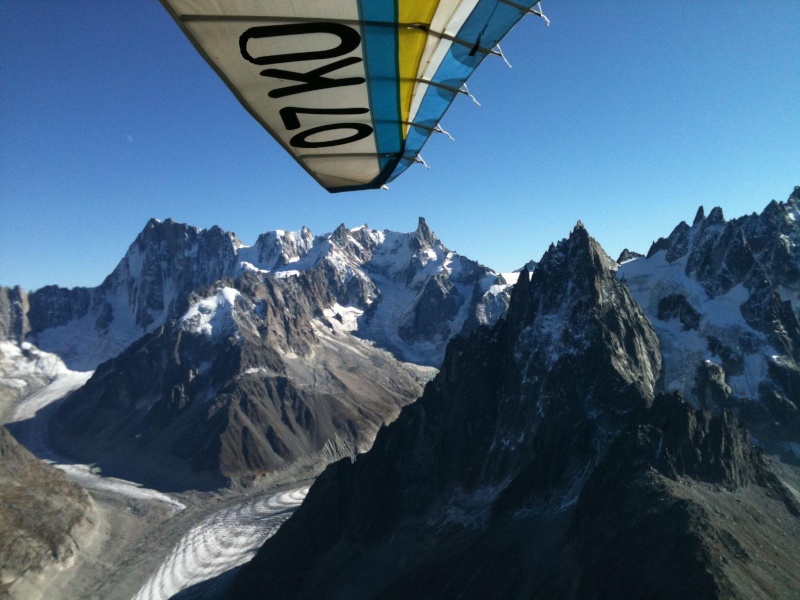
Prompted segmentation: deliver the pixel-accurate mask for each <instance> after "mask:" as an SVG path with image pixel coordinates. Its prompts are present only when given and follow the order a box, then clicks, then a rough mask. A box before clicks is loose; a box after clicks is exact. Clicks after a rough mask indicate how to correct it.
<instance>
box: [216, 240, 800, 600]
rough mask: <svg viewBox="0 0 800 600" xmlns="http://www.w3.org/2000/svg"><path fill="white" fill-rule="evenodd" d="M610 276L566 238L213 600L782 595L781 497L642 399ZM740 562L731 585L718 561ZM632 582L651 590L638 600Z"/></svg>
mask: <svg viewBox="0 0 800 600" xmlns="http://www.w3.org/2000/svg"><path fill="white" fill-rule="evenodd" d="M615 267H616V264H615V263H614V261H611V260H610V259H609V258H608V257H607V256H606V254H605V253H604V252H603V251H602V249H601V248H600V247H599V246H598V245H597V243H596V242H595V241H594V240H593V239H592V238H591V237H589V235H588V234H587V233H586V231H585V230H584V229H583V227H582V226H579V227H577V228H576V229H575V230H574V231H573V232H572V234H571V236H570V237H569V239H568V240H564V241H562V242H560V243H559V244H558V245H555V246H552V247H551V248H550V249H549V250H548V252H547V253H546V254H545V256H544V257H543V258H542V260H541V261H540V262H539V263H538V264H537V266H536V270H535V271H534V274H533V277H532V278H531V277H530V276H529V275H528V273H527V272H525V273H523V274H522V275H521V276H520V279H519V282H518V283H517V285H516V287H515V289H514V292H513V295H512V299H511V304H510V306H509V310H508V314H507V316H506V318H505V319H504V320H501V321H500V322H498V324H497V325H495V326H494V327H493V328H488V327H483V328H480V329H478V330H477V331H476V332H474V333H473V334H472V335H471V336H469V337H468V338H466V339H456V340H454V341H453V342H451V344H450V345H449V347H448V351H447V354H446V357H445V361H444V364H443V366H442V370H441V371H440V373H439V375H438V376H437V377H436V379H435V380H434V381H432V382H431V383H429V384H428V386H427V387H426V389H425V393H424V395H423V397H422V398H421V399H420V400H419V401H417V402H416V403H414V404H413V405H410V406H408V407H406V408H405V409H404V410H403V411H402V413H401V415H400V417H399V418H398V419H397V421H395V422H394V423H392V424H391V425H389V426H388V427H386V428H384V429H382V430H381V432H380V433H379V434H378V437H377V438H376V441H375V444H374V446H373V448H372V450H371V451H370V452H368V453H367V454H365V455H362V456H359V457H358V458H357V459H356V460H355V462H350V461H340V462H338V463H335V464H333V465H331V466H330V467H328V469H327V470H326V471H325V472H324V473H323V474H322V475H321V476H320V477H319V479H318V480H317V482H316V483H315V484H314V485H313V486H312V488H311V490H310V492H309V495H308V497H307V499H306V501H305V502H304V504H303V505H302V506H301V507H300V509H298V511H297V512H296V513H295V515H294V516H293V517H292V518H291V519H290V520H289V521H288V522H287V523H286V524H285V525H284V526H283V528H282V529H281V530H280V531H279V532H278V533H277V534H276V535H275V537H273V538H272V539H270V540H269V541H268V542H267V543H266V544H265V545H264V547H263V548H262V549H261V551H260V552H259V553H258V554H257V556H256V557H255V558H254V560H253V561H252V562H251V563H250V564H249V565H248V566H247V567H246V568H245V569H244V570H243V572H242V574H241V575H240V576H239V577H238V578H237V580H236V582H235V584H234V586H233V587H232V589H231V592H230V595H229V597H230V598H236V599H240V598H241V599H243V598H261V597H263V598H267V597H268V598H271V599H288V598H315V599H318V598H352V599H368V598H369V599H371V598H381V599H385V598H398V599H399V598H408V597H415V598H467V599H471V598H474V599H476V600H477V599H478V598H487V597H500V598H509V599H516V598H519V599H522V598H526V599H527V598H538V597H546V598H569V599H577V598H587V597H591V598H619V597H625V598H642V599H644V598H678V597H683V596H680V595H679V594H677V595H676V593H673V591H672V590H673V589H680V590H693V591H692V592H691V594H689V595H688V596H686V597H697V598H700V597H707V598H727V597H746V594H747V593H749V592H752V590H754V589H755V590H756V594H755V596H754V597H769V594H770V593H772V592H774V591H785V590H790V589H793V588H792V586H797V585H798V583H800V582H799V581H798V579H797V575H796V574H794V571H793V570H792V569H790V568H789V566H790V565H791V564H793V563H794V562H796V561H797V559H798V558H800V550H799V549H800V544H798V542H799V541H800V536H798V531H800V527H798V517H797V513H798V511H797V504H796V501H795V500H794V498H793V497H792V494H791V492H790V491H789V490H788V489H787V488H786V487H785V486H784V485H783V484H782V483H781V482H780V481H779V480H778V478H777V477H776V476H775V475H774V474H773V473H772V471H770V468H769V466H768V463H767V461H766V459H765V458H764V457H763V455H762V454H761V452H760V451H758V450H756V449H754V448H753V447H752V446H751V445H750V444H749V442H748V439H747V435H746V433H745V432H744V431H743V430H742V429H741V428H740V427H739V424H738V422H737V420H736V418H735V416H734V415H733V414H732V413H729V412H724V413H721V414H720V415H719V416H714V415H713V414H712V413H710V412H702V411H700V412H697V411H695V410H694V409H692V408H691V407H690V406H688V405H687V404H684V403H683V402H682V401H681V400H680V399H679V398H677V397H673V396H657V395H656V394H655V389H656V386H657V382H658V381H659V378H660V375H661V357H660V353H659V345H658V339H657V338H656V335H655V332H654V330H653V328H652V326H651V324H650V322H649V321H648V319H647V318H646V317H645V315H644V314H643V312H642V311H641V309H640V308H639V307H638V305H637V304H636V303H635V302H634V301H633V299H632V297H631V296H630V294H629V292H628V290H627V288H626V286H625V285H624V284H623V283H622V282H621V281H620V280H619V279H617V277H616V276H615V273H614V269H615ZM640 498H645V499H646V500H644V501H642V500H640ZM737 500H739V501H741V503H742V506H741V507H739V508H736V507H735V504H736V503H737ZM712 506H719V507H721V514H722V515H723V516H721V517H718V515H717V513H716V512H715V511H714V509H713V508H711V507H712ZM726 511H733V512H732V513H731V512H726ZM762 511H766V513H767V514H768V515H769V516H768V517H767V518H765V517H764V513H763V512H762ZM727 514H735V516H736V518H737V519H738V521H737V524H736V525H733V524H731V523H727V522H725V519H726V518H727V516H726V515H727ZM654 515H656V516H654ZM763 523H765V527H766V529H765V530H764V531H765V532H766V533H762V532H760V531H759V526H760V525H761V524H763ZM637 524H641V526H642V527H649V528H651V530H652V533H651V532H650V531H647V530H640V528H639V527H637ZM660 524H661V526H659V525H660ZM781 524H782V525H783V530H781V529H780V527H781ZM787 524H788V525H787ZM616 531H623V532H625V534H624V535H616V534H615V532H616ZM780 531H783V533H780ZM709 532H711V534H712V537H711V538H710V541H706V540H705V538H704V536H705V535H706V534H707V533H709ZM772 534H775V535H779V534H780V535H783V536H784V537H783V539H782V540H781V542H780V544H779V545H780V549H781V550H782V551H785V552H786V558H785V559H784V558H782V559H781V561H780V563H781V564H780V565H779V569H780V570H779V571H776V573H778V574H779V581H777V582H770V581H768V580H767V579H765V575H766V574H767V573H768V572H769V569H770V568H771V565H770V564H769V563H768V561H766V562H765V561H761V560H760V558H759V557H757V556H756V553H757V552H758V548H759V543H762V541H763V540H764V539H765V536H769V535H772ZM595 538H596V539H595ZM719 544H722V545H723V546H724V548H725V550H724V551H723V552H719V553H718V552H717V550H718V547H717V546H718V545H719ZM645 546H646V547H647V550H648V551H647V553H646V555H644V556H640V554H642V553H643V552H644V548H645ZM737 553H738V554H737ZM617 556H620V557H624V558H620V559H619V560H616V557H617ZM748 556H749V557H750V558H751V559H752V560H751V562H749V563H747V566H746V568H744V569H735V568H733V567H731V568H730V569H729V568H728V566H726V565H723V564H721V563H722V561H723V560H728V561H733V560H737V561H745V562H746V561H747V560H748V558H747V557H748ZM720 557H721V558H720ZM743 557H744V558H743ZM737 566H738V565H737ZM712 567H713V568H712ZM636 569H641V570H643V571H642V572H636ZM650 573H652V581H655V582H658V583H659V584H669V585H665V587H655V588H654V587H652V586H650V585H649V583H648V582H649V581H651V578H650V576H649V574H650ZM678 573H680V577H681V578H682V581H681V582H679V584H675V583H674V582H669V581H668V580H669V578H670V577H673V578H674V577H676V576H677V575H676V574H678ZM681 586H682V587H681ZM692 594H694V595H692ZM737 594H739V595H737Z"/></svg>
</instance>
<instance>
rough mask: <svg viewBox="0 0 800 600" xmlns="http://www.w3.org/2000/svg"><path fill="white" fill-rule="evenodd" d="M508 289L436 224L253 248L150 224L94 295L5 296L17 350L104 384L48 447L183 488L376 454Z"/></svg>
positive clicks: (49, 291)
mask: <svg viewBox="0 0 800 600" xmlns="http://www.w3.org/2000/svg"><path fill="white" fill-rule="evenodd" d="M508 290H509V286H508V284H507V283H506V282H505V280H504V279H503V278H502V276H500V275H497V274H495V273H494V272H492V271H490V270H489V269H487V268H486V267H483V266H481V265H480V264H478V263H476V262H474V261H472V260H469V259H467V258H465V257H463V256H461V255H459V254H457V253H455V252H451V251H449V250H448V249H447V248H446V247H445V246H444V245H443V244H442V243H441V241H440V240H438V238H436V236H435V235H434V234H433V232H432V231H431V230H430V228H429V227H428V225H427V223H426V222H425V220H424V219H420V221H419V224H418V227H417V229H416V231H414V232H412V233H396V232H391V231H376V230H372V229H369V228H368V227H366V226H363V227H358V228H355V229H347V228H346V227H345V226H344V225H342V226H340V227H338V228H337V229H336V230H335V231H333V232H332V233H330V234H328V235H325V236H316V237H315V236H314V235H313V234H312V233H311V232H310V231H309V230H308V229H306V228H304V229H302V230H301V231H300V232H286V231H272V232H268V233H265V234H263V235H261V236H259V238H258V240H257V241H256V244H255V245H253V246H251V247H247V246H244V245H243V244H242V243H241V242H240V241H239V240H238V239H237V238H236V236H235V235H234V234H232V233H227V232H224V231H222V230H221V229H219V228H211V229H209V230H199V229H196V228H193V227H189V226H186V225H182V224H179V223H175V222H173V221H170V220H167V221H164V222H159V221H156V220H151V221H150V222H148V224H147V225H146V227H145V228H144V230H143V231H142V233H141V234H140V235H139V236H138V237H137V239H136V240H135V241H134V243H133V244H132V245H131V247H130V249H129V250H128V252H127V253H126V255H125V257H124V258H123V259H122V260H121V261H120V263H119V264H118V266H117V267H116V269H115V270H114V272H113V273H112V274H111V275H109V276H108V277H107V278H106V279H105V281H104V282H103V283H102V284H101V285H100V286H98V287H97V288H90V289H89V288H76V289H72V290H65V289H62V288H57V287H54V286H50V287H45V288H42V289H40V290H37V291H34V292H32V293H31V294H28V295H26V294H25V293H24V292H22V291H21V290H19V289H14V290H9V289H7V288H6V290H5V291H4V292H3V293H2V294H0V298H4V299H5V300H4V303H5V305H6V306H8V307H9V310H8V311H6V312H5V314H6V321H7V325H5V326H4V327H5V330H6V331H7V332H8V333H7V334H6V337H7V338H8V339H9V340H10V341H14V340H16V341H17V342H18V345H19V344H27V345H28V346H30V351H33V348H35V349H37V350H38V351H42V352H46V353H49V354H52V355H55V356H57V357H59V358H60V359H61V360H63V362H64V364H65V365H66V366H67V367H69V368H70V369H79V370H85V369H91V370H94V374H93V376H92V378H91V379H90V380H89V381H88V383H87V384H86V385H85V386H84V387H83V388H81V389H80V390H78V391H77V392H76V393H74V394H73V395H72V396H71V397H70V398H69V399H67V400H66V401H65V402H63V403H61V405H60V406H59V407H58V409H57V412H56V413H55V414H53V416H52V417H51V416H50V413H48V414H47V421H48V423H50V431H49V439H50V442H51V443H52V444H53V445H54V446H55V447H56V448H57V449H58V450H59V451H61V452H63V453H64V454H65V455H68V456H73V457H75V458H78V459H81V460H84V461H87V462H92V463H96V464H98V465H99V466H101V467H102V468H103V469H105V471H106V472H115V473H124V474H125V475H126V476H128V477H134V478H136V479H137V480H141V481H150V482H155V483H157V484H158V485H159V486H160V487H165V488H168V489H172V488H173V487H174V486H178V487H186V486H188V487H208V486H212V487H214V486H218V485H225V484H226V482H230V481H232V480H236V481H241V480H250V479H252V478H253V477H258V476H262V475H267V474H271V475H276V476H277V475H278V474H280V476H281V477H298V476H300V474H301V473H303V474H309V473H310V474H313V473H314V472H316V471H318V470H319V468H321V466H322V465H324V464H327V463H328V462H330V461H332V460H336V459H339V458H341V457H342V456H352V455H354V454H355V453H356V452H362V451H364V450H366V449H367V448H369V446H370V444H371V442H372V439H373V438H374V435H375V433H376V432H377V430H378V428H379V427H380V426H381V425H382V424H384V423H386V422H389V421H391V420H393V419H394V418H395V417H396V416H397V414H398V413H399V410H400V408H401V407H402V406H404V405H406V404H408V403H409V402H412V401H413V400H415V399H416V398H417V397H418V396H419V395H420V393H421V391H422V386H423V385H424V383H425V382H426V381H427V380H428V379H429V378H430V377H431V376H432V373H433V372H435V369H434V367H436V366H438V364H439V362H440V361H441V358H442V355H443V353H444V349H445V347H446V344H447V342H448V340H449V339H450V338H452V337H454V336H455V335H457V334H458V333H459V332H467V331H470V330H471V329H474V328H475V327H477V326H478V325H480V324H483V323H492V322H495V321H496V320H497V319H498V318H500V316H501V315H502V314H503V313H504V312H505V309H506V305H507V302H508V294H509V292H508ZM12 307H13V310H11V308H12ZM12 335H13V336H15V337H12ZM23 339H24V341H23ZM31 344H33V345H32V346H31ZM28 346H26V347H28ZM9 354H10V352H9ZM13 364H14V365H17V368H18V366H19V364H20V361H17V362H16V363H13ZM19 385H21V384H18V387H19ZM53 410H55V409H53ZM50 412H52V410H51V411H50Z"/></svg>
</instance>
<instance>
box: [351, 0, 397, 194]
mask: <svg viewBox="0 0 800 600" xmlns="http://www.w3.org/2000/svg"><path fill="white" fill-rule="evenodd" d="M358 7H359V13H360V16H361V20H362V21H367V22H369V21H373V22H378V23H396V22H397V10H396V6H395V2H394V0H359V2H358ZM362 33H363V39H362V44H363V51H364V62H365V63H366V64H365V67H366V72H367V86H368V93H369V102H370V111H371V113H372V120H373V126H374V128H375V140H376V145H377V149H378V153H379V154H380V155H381V156H380V167H381V176H380V177H379V178H378V179H380V180H385V179H386V176H387V174H386V173H384V171H385V170H386V169H387V168H388V167H390V166H393V165H394V164H395V163H396V161H397V159H398V157H399V156H400V155H401V154H402V152H403V139H402V134H403V127H402V123H401V122H400V121H401V116H400V91H399V85H400V83H399V75H398V58H397V28H396V27H391V26H390V27H386V26H380V25H373V26H369V25H362ZM376 183H377V185H380V184H381V183H383V181H377V180H376Z"/></svg>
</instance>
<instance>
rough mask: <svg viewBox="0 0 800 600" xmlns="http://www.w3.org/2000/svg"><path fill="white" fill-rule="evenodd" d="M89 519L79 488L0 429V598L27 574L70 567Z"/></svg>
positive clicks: (89, 510) (87, 499) (86, 498)
mask: <svg viewBox="0 0 800 600" xmlns="http://www.w3.org/2000/svg"><path fill="white" fill-rule="evenodd" d="M93 515H94V503H93V501H92V499H91V498H90V497H89V495H88V494H87V493H86V492H85V491H84V490H83V489H82V488H81V487H79V486H78V485H76V484H74V483H72V482H71V481H69V479H67V477H66V475H64V474H63V473H62V472H61V471H59V470H58V469H55V468H53V467H51V466H49V465H47V464H45V463H43V462H41V461H40V460H39V459H37V458H36V457H35V456H33V455H32V454H31V453H30V452H28V451H27V450H25V448H23V447H22V446H21V445H20V444H19V443H18V442H17V441H16V440H15V439H14V437H13V436H12V435H11V434H10V433H9V432H8V430H7V429H6V428H5V427H0V595H4V592H8V591H9V590H12V591H13V588H14V584H15V583H16V582H17V581H18V580H19V579H20V578H22V577H23V576H25V575H26V574H28V575H35V574H37V573H40V572H41V571H43V570H44V569H47V568H67V567H69V566H70V565H71V564H72V561H74V559H75V554H76V552H77V551H78V549H79V545H80V544H82V543H83V541H84V540H85V539H87V537H88V535H89V534H90V532H91V530H92V527H93V524H92V519H93Z"/></svg>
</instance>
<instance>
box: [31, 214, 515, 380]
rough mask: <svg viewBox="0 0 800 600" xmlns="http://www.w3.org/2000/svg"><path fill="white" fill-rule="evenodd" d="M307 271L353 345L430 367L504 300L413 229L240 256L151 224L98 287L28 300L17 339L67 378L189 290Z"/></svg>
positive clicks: (262, 245) (479, 275)
mask: <svg viewBox="0 0 800 600" xmlns="http://www.w3.org/2000/svg"><path fill="white" fill-rule="evenodd" d="M315 267H319V268H322V269H323V270H325V271H326V272H327V274H328V276H329V281H330V284H331V287H332V289H333V290H334V292H335V298H336V301H337V302H338V304H339V305H341V306H353V307H357V308H358V309H359V310H362V311H365V313H366V314H365V315H364V316H363V317H362V318H361V319H360V321H361V322H360V323H359V327H358V329H359V335H361V336H362V337H365V338H367V339H371V340H373V341H376V342H377V343H379V344H382V345H384V346H385V347H387V348H389V349H390V350H391V351H393V352H394V353H396V354H397V355H398V356H399V357H400V358H402V359H404V360H413V361H415V362H418V363H424V364H428V365H431V366H436V365H437V364H438V362H440V361H441V358H442V356H443V353H444V346H445V344H446V342H447V340H448V339H449V338H450V337H452V336H453V335H455V334H456V333H458V332H459V331H460V329H461V328H462V327H464V326H466V327H467V328H470V327H475V326H476V325H477V324H479V323H481V322H493V321H494V320H496V319H497V318H499V316H500V315H501V314H502V313H503V312H504V310H505V307H506V305H507V301H508V300H507V293H503V291H504V290H505V288H506V287H507V286H505V285H503V282H502V280H501V279H499V277H498V276H497V275H496V274H495V273H493V272H492V271H490V270H489V269H487V268H485V267H483V266H481V265H479V264H478V263H476V262H474V261H471V260H469V259H467V258H465V257H463V256H461V255H459V254H457V253H454V252H450V251H449V250H447V248H446V247H445V246H444V245H443V244H442V243H441V242H440V241H439V240H438V238H436V236H435V235H434V234H433V232H432V231H431V230H430V228H429V227H428V225H427V223H426V222H425V220H424V219H422V218H420V223H419V226H418V228H417V230H416V231H415V232H413V233H411V234H405V233H396V232H390V231H377V230H372V229H369V228H368V227H366V226H364V227H359V228H356V229H352V230H349V229H347V228H346V227H345V226H344V225H341V226H340V227H339V228H337V229H336V230H335V231H334V232H332V233H331V234H328V235H324V236H316V237H315V236H314V235H313V234H312V233H311V232H310V231H309V230H308V229H307V228H303V229H302V230H301V231H300V232H286V231H282V230H277V231H272V232H268V233H265V234H262V235H261V236H259V238H258V240H257V241H256V243H255V244H254V245H253V246H250V247H248V246H244V245H243V244H242V242H241V241H240V240H239V239H238V238H237V237H236V236H235V235H234V234H233V233H230V232H225V231H223V230H222V229H220V228H219V227H212V228H211V229H208V230H203V229H198V228H196V227H190V226H187V225H183V224H180V223H176V222H174V221H172V220H170V219H167V220H166V221H164V222H160V221H157V220H156V219H151V220H150V221H149V222H148V223H147V225H146V227H145V228H144V230H143V231H142V232H141V233H140V234H139V235H138V236H137V238H136V240H135V241H134V243H133V244H132V245H131V247H130V248H129V250H128V252H127V253H126V255H125V256H124V257H123V259H122V260H121V261H120V263H119V264H118V265H117V267H116V268H115V269H114V271H113V273H111V274H110V275H109V276H108V277H107V278H106V279H105V280H104V281H103V283H102V284H101V285H100V286H98V287H96V288H74V289H71V290H67V289H64V288H58V287H56V286H47V287H44V288H41V289H40V290H36V291H34V292H31V293H30V294H27V297H26V300H25V302H26V303H27V304H28V305H29V309H28V310H27V312H26V314H25V315H24V317H25V318H26V319H27V326H28V327H29V329H30V331H29V336H28V337H29V339H30V340H31V341H34V342H35V343H36V344H37V346H39V347H40V348H41V349H43V350H45V351H48V352H53V353H56V354H58V355H59V356H60V357H61V358H62V359H63V360H64V361H65V362H66V363H67V365H68V366H69V367H70V368H72V369H77V370H91V369H94V368H95V367H96V366H97V365H98V364H100V363H101V362H103V361H104V360H107V359H109V358H112V357H113V356H116V355H117V354H119V352H121V351H122V350H123V349H125V348H126V347H127V346H129V345H130V344H131V343H133V342H134V341H135V340H137V339H139V338H140V337H141V336H142V335H144V334H145V333H150V332H152V331H155V329H156V328H157V327H159V326H160V325H163V324H165V323H166V322H167V321H169V320H170V319H175V318H179V317H180V316H181V315H182V314H183V313H184V312H185V311H186V310H187V309H188V307H189V304H188V300H189V296H190V295H191V294H192V293H193V292H194V291H195V290H197V289H198V288H201V287H203V286H209V285H213V284H214V283H215V282H217V281H219V280H221V279H223V278H226V277H228V278H234V277H236V276H238V275H240V274H242V273H245V272H255V273H261V274H269V275H271V276H274V277H289V276H292V275H294V274H296V273H299V272H301V271H305V270H308V269H311V268H315ZM497 284H499V287H498V285H497ZM493 286H494V288H493ZM384 299H385V300H386V301H385V302H384V303H383V304H382V303H381V300H384ZM440 301H441V302H440ZM398 304H399V306H398ZM439 304H440V305H441V306H438V305H439ZM387 305H388V306H387ZM434 308H435V309H436V312H432V309H434ZM397 311H400V312H399V314H398V312H397Z"/></svg>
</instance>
